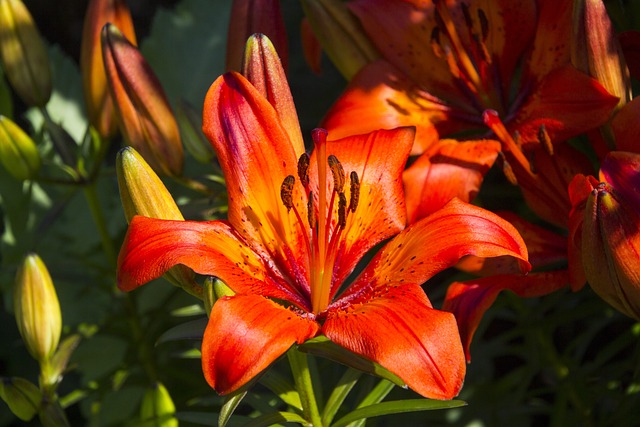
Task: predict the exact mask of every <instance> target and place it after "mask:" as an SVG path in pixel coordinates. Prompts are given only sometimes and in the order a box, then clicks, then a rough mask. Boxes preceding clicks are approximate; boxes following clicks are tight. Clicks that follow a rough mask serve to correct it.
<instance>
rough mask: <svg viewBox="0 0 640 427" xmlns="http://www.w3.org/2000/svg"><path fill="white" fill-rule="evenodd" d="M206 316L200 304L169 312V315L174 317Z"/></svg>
mask: <svg viewBox="0 0 640 427" xmlns="http://www.w3.org/2000/svg"><path fill="white" fill-rule="evenodd" d="M203 314H206V313H205V312H204V308H203V307H202V304H192V305H187V306H185V307H180V308H177V309H175V310H172V311H171V315H172V316H175V317H189V316H201V315H203Z"/></svg>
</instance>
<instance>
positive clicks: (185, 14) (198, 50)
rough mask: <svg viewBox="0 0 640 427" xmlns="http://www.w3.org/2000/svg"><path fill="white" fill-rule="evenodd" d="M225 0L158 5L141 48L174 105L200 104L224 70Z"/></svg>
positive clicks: (226, 8)
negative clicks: (169, 7) (170, 6)
mask: <svg viewBox="0 0 640 427" xmlns="http://www.w3.org/2000/svg"><path fill="white" fill-rule="evenodd" d="M230 4H231V2H228V1H215V2H214V1H210V0H184V1H182V2H181V3H179V4H178V5H177V6H176V7H175V9H174V10H164V9H159V10H158V11H157V13H156V15H155V17H154V21H153V25H152V27H151V32H150V34H149V36H148V37H147V38H146V39H145V40H144V42H143V43H142V45H141V47H140V50H141V52H142V54H143V55H144V57H145V59H146V60H147V62H149V64H150V65H151V67H152V68H153V70H154V72H155V73H156V75H157V76H158V78H159V79H160V81H161V82H162V85H163V87H164V90H165V91H166V93H167V96H168V97H169V99H170V100H171V101H172V103H173V104H174V105H175V103H176V102H177V100H178V99H180V98H182V99H185V100H187V101H188V102H189V103H190V104H192V105H198V106H200V105H202V104H203V101H204V95H205V94H206V93H207V89H208V88H209V86H210V85H211V83H212V82H213V80H215V78H216V77H218V75H220V74H222V73H223V72H224V58H225V55H224V51H225V45H226V37H227V27H228V19H229V14H230Z"/></svg>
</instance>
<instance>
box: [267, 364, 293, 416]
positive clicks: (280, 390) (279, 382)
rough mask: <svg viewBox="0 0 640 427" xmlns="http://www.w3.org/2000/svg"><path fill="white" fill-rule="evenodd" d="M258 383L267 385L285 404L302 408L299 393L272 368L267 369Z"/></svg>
mask: <svg viewBox="0 0 640 427" xmlns="http://www.w3.org/2000/svg"><path fill="white" fill-rule="evenodd" d="M259 382H260V384H262V385H263V386H265V387H267V388H268V389H269V390H271V391H272V392H273V393H274V394H275V395H277V396H278V397H279V398H280V399H281V400H282V401H283V402H284V403H286V404H287V405H289V406H291V407H293V408H296V409H298V410H300V411H301V410H302V403H301V402H300V393H298V391H297V390H296V388H295V387H294V386H293V384H292V383H291V382H289V381H287V380H286V379H285V378H284V377H283V376H282V375H280V374H279V373H278V372H276V371H275V370H274V369H269V370H267V371H266V372H265V373H264V374H263V375H262V376H261V377H260V379H259Z"/></svg>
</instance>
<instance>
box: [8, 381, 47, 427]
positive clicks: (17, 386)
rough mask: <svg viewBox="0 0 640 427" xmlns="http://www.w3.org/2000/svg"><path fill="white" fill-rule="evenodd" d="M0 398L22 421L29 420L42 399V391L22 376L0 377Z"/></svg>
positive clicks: (36, 410)
mask: <svg viewBox="0 0 640 427" xmlns="http://www.w3.org/2000/svg"><path fill="white" fill-rule="evenodd" d="M0 398H2V400H4V401H5V402H6V404H7V405H9V409H10V410H11V412H12V413H13V415H15V416H16V417H18V418H20V419H21V420H22V421H29V420H31V419H32V418H33V417H34V416H35V415H36V413H37V412H38V409H39V408H40V402H41V401H42V392H41V391H40V389H39V388H38V387H37V386H36V385H35V384H33V383H32V382H30V381H27V380H25V379H24V378H19V377H14V378H0Z"/></svg>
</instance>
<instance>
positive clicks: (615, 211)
mask: <svg viewBox="0 0 640 427" xmlns="http://www.w3.org/2000/svg"><path fill="white" fill-rule="evenodd" d="M639 227H640V214H639V212H638V210H637V209H634V206H633V205H630V203H629V202H628V201H627V200H625V199H624V197H622V195H621V194H619V193H617V192H616V191H615V189H613V187H611V186H610V185H608V184H606V183H600V184H599V185H597V186H596V187H595V188H594V189H593V191H592V192H591V194H590V196H589V199H588V200H587V205H586V208H585V215H584V223H583V225H582V263H583V266H584V270H585V274H586V276H587V281H588V282H589V284H590V285H591V288H592V289H593V290H594V291H595V292H596V293H597V294H598V295H599V296H600V297H601V298H602V299H604V300H605V301H606V302H608V303H609V304H611V305H612V306H613V307H614V308H615V309H617V310H618V311H620V312H622V313H624V314H626V315H627V316H630V317H633V318H634V319H637V320H640V256H639V255H638V254H640V233H639V231H638V230H639Z"/></svg>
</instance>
